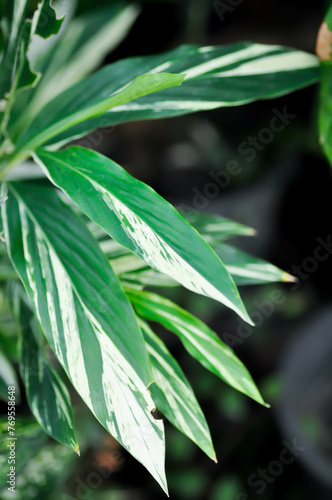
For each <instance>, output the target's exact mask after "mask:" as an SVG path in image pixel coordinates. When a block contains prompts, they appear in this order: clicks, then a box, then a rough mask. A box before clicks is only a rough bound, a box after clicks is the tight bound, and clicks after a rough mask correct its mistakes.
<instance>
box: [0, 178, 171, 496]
mask: <svg viewBox="0 0 332 500" xmlns="http://www.w3.org/2000/svg"><path fill="white" fill-rule="evenodd" d="M8 196H9V197H8V200H7V202H6V203H5V204H4V205H3V206H2V217H3V222H4V229H5V238H6V243H7V248H8V252H9V255H10V258H11V260H12V262H13V264H14V266H15V268H16V270H17V272H18V274H19V275H20V278H21V280H22V282H23V284H24V286H25V289H26V291H27V294H28V297H29V299H30V302H31V304H32V305H33V307H34V309H35V312H36V314H37V317H38V319H39V321H40V323H41V325H42V327H43V331H44V333H45V335H46V337H47V339H48V341H49V344H50V345H51V347H52V349H53V350H54V352H55V354H56V356H57V358H58V359H59V361H60V363H61V365H62V366H63V368H64V369H65V371H66V372H67V374H68V377H69V378H70V380H71V381H72V383H73V385H74V387H75V388H76V390H77V391H78V392H79V394H80V395H81V396H82V398H83V400H84V401H85V402H86V404H87V405H88V406H89V408H90V409H91V411H92V412H93V413H94V415H95V416H96V417H97V419H98V420H99V421H100V422H101V423H102V425H104V426H105V428H106V429H107V430H108V431H109V432H110V433H111V434H112V435H113V436H114V437H115V439H117V440H118V441H119V442H120V443H121V444H122V445H123V446H124V447H125V448H126V449H127V450H128V451H129V452H130V453H131V454H132V455H133V456H134V457H135V458H136V459H137V460H139V461H140V462H142V463H143V464H144V465H145V467H146V468H147V469H148V470H149V471H150V472H151V474H152V475H153V476H154V477H155V478H156V480H157V481H158V482H159V483H160V484H161V485H162V487H163V488H164V489H165V490H166V489H167V486H166V480H165V475H164V431H163V426H162V423H161V422H159V421H157V420H155V419H154V418H153V416H152V415H151V411H152V410H153V408H154V403H153V401H152V398H151V396H150V394H149V392H148V391H147V385H148V384H149V383H150V382H151V381H152V374H151V368H150V363H149V360H148V355H147V351H146V347H145V343H144V339H143V336H142V333H141V331H140V329H139V326H138V324H137V320H136V317H135V315H134V312H133V310H132V308H131V306H130V303H129V301H128V300H127V299H126V297H125V295H124V293H123V291H122V290H121V288H120V285H119V282H118V280H117V278H116V276H115V275H114V273H113V271H112V269H111V267H110V266H109V264H108V262H107V260H106V258H105V257H104V255H103V254H102V253H101V250H100V249H99V247H98V245H97V243H96V242H95V240H94V239H93V238H92V236H91V235H90V233H89V232H88V230H87V229H86V227H85V226H84V225H83V224H82V222H81V221H80V220H79V219H78V217H76V216H75V215H74V213H73V212H72V211H71V210H70V209H69V208H68V207H67V206H66V205H65V204H64V203H63V202H61V201H60V198H59V197H58V196H57V194H56V193H55V192H54V191H53V190H51V189H48V188H43V187H41V186H33V185H30V184H27V183H25V184H21V183H13V184H9V185H8Z"/></svg>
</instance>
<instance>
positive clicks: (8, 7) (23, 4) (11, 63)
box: [0, 0, 28, 100]
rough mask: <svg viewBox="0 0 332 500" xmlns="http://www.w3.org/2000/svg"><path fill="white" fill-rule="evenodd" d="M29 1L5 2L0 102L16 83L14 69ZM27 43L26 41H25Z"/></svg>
mask: <svg viewBox="0 0 332 500" xmlns="http://www.w3.org/2000/svg"><path fill="white" fill-rule="evenodd" d="M27 6H28V2H27V0H12V1H11V2H10V1H6V2H5V7H4V12H3V18H2V19H1V24H2V33H3V38H4V41H3V46H4V55H3V59H2V61H1V71H0V100H2V99H5V97H6V95H7V93H8V92H9V91H10V89H11V87H12V85H13V81H14V69H15V67H16V64H17V59H18V54H19V51H20V44H21V40H22V34H23V30H24V24H25V20H26V11H27ZM23 42H24V43H25V40H23Z"/></svg>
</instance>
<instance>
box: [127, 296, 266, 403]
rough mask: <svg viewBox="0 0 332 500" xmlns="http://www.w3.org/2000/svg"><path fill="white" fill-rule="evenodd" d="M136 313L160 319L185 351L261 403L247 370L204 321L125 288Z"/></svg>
mask: <svg viewBox="0 0 332 500" xmlns="http://www.w3.org/2000/svg"><path fill="white" fill-rule="evenodd" d="M127 296H128V297H129V299H130V300H131V302H132V303H133V305H134V306H135V309H136V310H137V312H138V314H140V315H141V316H142V317H143V318H146V319H148V320H150V321H156V322H158V323H161V324H162V325H163V326H164V327H165V328H167V329H168V330H170V331H172V332H174V333H175V334H176V335H178V337H179V338H180V339H181V341H182V343H183V345H184V347H185V348H186V349H187V351H188V352H189V354H191V356H193V357H194V358H196V359H197V360H198V361H199V362H200V363H201V364H202V365H203V366H204V367H205V368H207V369H208V370H210V371H211V372H212V373H214V374H216V375H218V376H219V377H220V378H221V379H222V380H224V381H225V382H226V383H227V384H229V385H231V386H232V387H234V388H235V389H237V390H238V391H240V392H243V393H244V394H246V395H247V396H249V397H251V398H252V399H254V400H255V401H257V402H258V403H261V404H265V403H264V401H263V399H262V397H261V395H260V393H259V391H258V389H257V387H256V385H255V383H254V382H253V380H252V378H251V376H250V374H249V372H248V370H247V369H246V368H245V366H244V365H243V364H242V363H241V361H240V360H239V359H238V358H237V357H236V356H235V354H234V353H233V351H232V350H231V349H230V348H229V347H228V346H226V345H225V344H224V343H223V342H222V341H221V340H220V338H219V337H218V335H217V334H216V333H214V332H213V331H212V330H211V329H210V328H209V327H208V326H207V325H205V324H204V323H203V322H202V321H200V320H199V319H197V318H195V317H194V316H192V315H191V314H190V313H189V312H187V311H184V310H183V309H181V308H180V307H179V306H177V305H176V304H174V303H173V302H171V301H170V300H168V299H165V298H163V297H161V296H160V295H156V294H153V293H149V292H142V291H137V290H132V289H127Z"/></svg>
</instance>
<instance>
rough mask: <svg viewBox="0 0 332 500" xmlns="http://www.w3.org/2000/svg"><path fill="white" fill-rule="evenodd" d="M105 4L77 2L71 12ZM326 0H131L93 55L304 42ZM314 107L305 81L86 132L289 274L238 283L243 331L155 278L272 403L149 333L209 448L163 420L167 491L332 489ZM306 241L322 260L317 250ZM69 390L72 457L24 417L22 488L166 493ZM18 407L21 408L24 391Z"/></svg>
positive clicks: (211, 498)
mask: <svg viewBox="0 0 332 500" xmlns="http://www.w3.org/2000/svg"><path fill="white" fill-rule="evenodd" d="M109 3H110V2H109V1H107V0H104V1H102V0H84V1H83V0H82V1H79V2H78V8H77V12H76V15H80V14H82V13H89V12H90V11H92V10H94V9H96V8H97V7H102V6H103V5H107V4H109ZM222 5H223V6H226V8H225V7H222ZM326 7H327V3H326V2H324V1H323V0H316V2H312V1H309V0H298V1H295V0H292V1H290V0H287V1H286V0H269V1H263V0H243V1H241V0H224V1H223V2H213V1H212V0H191V1H190V0H183V1H171V0H169V1H145V2H144V1H143V2H142V3H141V12H140V14H139V16H138V18H137V20H136V22H135V24H134V26H133V28H132V29H131V31H130V33H129V35H128V36H127V38H126V39H125V40H124V41H123V42H122V43H121V44H120V45H119V46H118V47H117V48H116V50H115V51H113V52H112V53H111V54H110V55H109V56H107V58H106V59H105V61H104V63H105V64H106V63H111V62H113V61H116V60H117V59H119V58H124V57H128V56H133V55H146V54H151V53H158V52H161V51H165V50H168V49H172V48H174V47H176V46H177V45H179V44H183V43H198V44H202V45H220V44H228V43H233V42H237V41H244V40H248V41H256V42H260V43H268V44H281V45H287V46H291V47H295V48H298V49H302V50H305V51H308V52H314V50H315V41H316V34H317V31H318V28H319V26H320V24H321V21H322V18H323V16H324V13H325V10H326ZM317 105H318V87H317V86H316V87H311V88H309V89H305V90H302V91H299V92H296V93H294V94H291V95H289V96H286V97H283V98H278V99H276V100H269V101H262V102H258V103H253V104H250V105H246V106H242V107H234V108H228V109H227V108H225V109H219V110H213V111H209V112H201V113H196V114H193V115H189V116H184V117H180V118H173V119H169V120H158V121H150V122H148V121H147V122H136V123H128V124H124V125H121V126H118V127H116V128H114V129H112V130H111V131H109V133H107V134H104V135H103V136H101V137H102V139H101V140H99V136H96V135H92V137H91V141H92V142H93V141H94V140H95V142H96V145H95V149H98V150H100V151H101V152H103V153H104V154H107V155H109V156H110V157H112V158H113V159H114V160H115V161H117V162H118V163H120V164H121V165H122V166H123V167H125V168H126V169H127V170H128V171H129V172H130V173H132V174H133V175H134V176H136V177H138V178H139V179H141V180H143V181H145V182H147V183H148V184H150V185H151V186H153V187H154V189H156V190H157V191H158V192H159V193H160V194H161V195H162V196H164V197H165V198H166V199H168V200H169V201H170V202H172V203H173V204H174V205H175V206H182V207H183V205H185V206H186V207H187V208H197V206H195V204H196V205H197V200H199V201H198V203H201V206H202V208H203V209H204V211H206V212H210V213H217V214H220V215H224V216H227V217H230V218H233V219H234V220H237V221H239V222H242V223H244V224H247V225H249V226H251V227H253V228H255V229H256V230H257V235H256V236H255V237H251V238H241V239H239V240H237V241H236V243H237V245H238V246H239V247H241V248H243V249H244V250H247V251H249V252H251V253H253V254H254V255H256V256H258V257H262V258H264V259H266V260H269V261H270V262H272V263H273V264H275V265H277V266H278V267H281V268H283V269H285V270H286V271H288V272H290V273H292V274H294V275H296V276H297V277H298V278H299V281H298V283H297V284H288V285H283V284H276V285H274V284H273V285H264V286H257V287H251V288H249V287H248V288H246V287H242V288H241V290H240V291H241V292H242V297H243V299H244V302H245V304H246V306H247V309H248V311H249V313H255V321H256V323H257V327H256V328H254V329H252V328H250V327H245V326H244V324H243V323H242V322H241V321H240V320H239V319H237V317H236V316H235V315H234V314H233V313H231V312H229V311H227V310H226V309H225V308H224V307H222V306H221V305H220V304H217V303H214V302H212V301H210V300H208V299H204V298H202V297H200V296H194V295H193V294H191V293H189V292H186V291H184V290H183V289H176V290H174V289H173V290H171V291H170V290H167V291H165V290H163V291H162V293H163V294H164V295H165V294H168V295H169V296H170V297H171V298H172V299H174V300H175V301H177V302H178V303H179V304H181V305H182V306H184V307H185V308H188V309H189V310H190V311H192V312H193V313H194V314H196V315H197V316H199V317H200V318H202V319H203V320H205V321H206V322H207V323H208V324H209V325H210V326H211V327H212V328H213V329H214V330H215V331H216V332H218V334H219V335H220V336H221V337H222V338H223V339H224V340H225V341H226V342H228V343H229V344H230V345H231V346H232V347H233V348H234V350H235V352H236V353H237V355H238V356H239V357H240V359H241V360H242V361H243V362H244V363H245V364H246V366H247V367H248V369H249V370H250V372H251V374H252V375H253V377H254V379H255V381H256V382H257V384H258V386H259V388H260V389H261V391H262V394H263V396H264V398H265V400H266V401H267V402H269V403H270V404H271V409H266V408H263V407H260V406H259V405H258V404H257V403H255V402H253V401H251V400H250V399H248V398H246V397H245V396H243V395H241V394H239V393H237V392H236V391H235V390H233V389H231V388H229V387H228V386H226V385H225V384H223V383H222V382H221V381H220V380H219V379H217V378H216V377H214V376H213V375H212V374H211V373H209V372H207V371H205V370H204V369H203V368H202V367H201V366H200V365H198V363H196V362H195V361H194V360H193V359H191V358H190V357H189V355H188V354H186V352H184V350H183V349H182V347H181V345H180V343H179V342H177V340H176V337H175V336H174V337H173V336H172V335H171V334H169V335H166V334H165V333H164V332H159V333H160V334H161V335H162V336H163V338H164V339H165V340H166V342H167V345H168V346H169V348H170V350H171V352H172V353H173V354H174V355H175V356H176V358H177V359H178V360H179V362H180V364H181V366H182V367H183V369H184V372H185V373H186V375H187V377H188V379H189V381H190V382H191V384H192V386H193V388H194V390H195V392H196V395H197V398H198V401H199V402H200V403H201V406H202V408H203V410H204V413H205V415H206V417H207V421H208V423H209V425H210V429H211V433H212V437H213V440H214V443H215V449H216V453H217V457H218V464H215V463H213V462H211V461H210V460H209V459H208V458H207V457H205V456H204V454H203V453H202V452H201V451H200V450H199V449H198V448H196V447H195V445H194V444H192V443H191V441H189V440H188V439H187V438H186V437H184V436H183V435H182V434H181V433H180V432H179V431H177V430H176V429H174V428H173V427H171V426H170V425H169V424H168V423H167V422H165V425H166V440H167V441H166V443H167V458H166V470H167V476H168V480H169V488H170V496H171V498H172V499H174V500H180V499H181V500H186V499H191V500H203V499H206V500H249V499H256V498H261V499H264V500H277V499H278V500H279V499H281V498H282V499H283V500H298V499H299V500H300V499H301V500H313V499H314V500H316V499H319V500H325V499H330V498H331V497H332V432H331V429H332V378H331V377H332V373H331V372H332V368H331V362H330V359H331V354H332V308H331V307H330V305H331V301H332V292H331V278H330V276H331V275H332V274H331V270H332V256H331V254H332V248H331V249H330V253H329V245H330V246H331V243H332V237H331V235H332V223H331V210H330V206H331V198H332V196H331V194H332V178H331V171H330V167H329V166H328V164H327V161H326V160H325V158H324V157H323V155H322V153H321V151H320V148H319V144H318V134H317ZM285 109H286V110H287V113H288V114H289V115H292V117H291V118H290V119H289V120H288V121H289V123H288V124H287V125H286V126H285V128H284V130H283V131H281V132H280V133H277V134H275V135H274V137H273V140H271V141H270V142H269V143H266V142H265V143H264V141H261V140H259V137H263V135H262V134H261V135H259V134H260V132H261V131H262V129H264V128H268V127H269V123H270V120H271V118H272V117H273V116H274V114H275V113H276V111H277V112H279V113H283V112H284V110H285ZM96 137H98V140H97V139H96ZM250 138H251V139H250ZM252 138H258V140H257V141H256V143H255V144H256V145H255V146H254V154H250V155H249V154H245V153H243V147H242V150H241V147H240V145H241V144H242V143H243V142H246V143H247V142H248V141H249V142H250V141H252ZM241 151H242V152H241ZM231 160H236V161H238V162H239V165H240V169H239V173H238V174H237V175H232V176H231V177H230V179H229V182H227V186H226V187H225V188H224V189H222V188H220V192H219V193H218V196H214V197H213V198H212V197H211V196H210V195H209V194H206V191H204V189H205V186H206V184H207V183H208V182H209V181H210V180H211V177H210V173H211V171H215V172H216V173H219V175H220V172H226V171H227V164H228V162H229V161H231ZM224 175H226V174H224ZM324 245H325V246H324ZM318 247H320V248H321V250H320V251H321V255H323V254H324V255H325V254H326V258H324V260H319V259H318V258H317V255H318V254H317V251H318V250H317V248H318ZM325 247H326V250H322V249H325ZM324 252H325V253H324ZM276 297H278V300H276ZM72 398H73V402H74V404H75V405H76V424H77V427H78V440H79V442H80V445H81V449H82V455H81V458H77V457H76V456H73V453H72V452H71V451H69V450H67V449H65V448H64V447H63V446H60V445H57V444H56V443H54V442H52V441H51V440H49V439H48V438H47V437H46V435H45V434H44V433H43V432H41V431H40V429H39V428H38V426H37V425H35V424H33V423H31V425H30V426H25V427H24V430H23V429H22V433H21V438H20V446H21V447H20V448H19V449H18V453H19V457H20V462H19V467H20V468H21V471H20V473H19V474H18V477H20V478H21V479H20V481H21V490H20V491H22V492H24V496H22V498H24V499H27V500H29V499H39V498H40V499H50V500H53V499H54V500H55V499H56V500H59V499H60V500H66V499H67V500H69V499H70V500H72V499H93V500H141V499H142V500H143V499H144V500H153V499H159V498H160V499H162V498H165V495H164V493H163V492H162V491H161V490H160V489H159V487H158V485H157V484H156V483H155V482H154V480H153V479H152V478H151V477H150V476H149V474H148V472H147V471H145V469H144V468H143V467H142V466H140V464H138V463H137V462H136V461H135V460H134V459H132V458H131V456H130V455H129V454H127V453H126V452H125V451H124V450H123V449H121V448H120V447H119V446H118V444H117V443H116V442H115V441H114V440H113V439H112V438H110V436H109V435H107V433H106V431H104V430H103V428H102V427H101V426H99V424H98V423H97V422H96V421H95V420H94V418H93V417H92V416H91V414H90V413H89V410H88V409H87V408H85V407H84V406H82V404H81V402H80V401H79V398H78V397H77V396H76V395H75V394H74V393H73V394H72ZM19 411H20V415H21V416H22V415H23V416H24V415H26V416H27V417H29V410H28V408H27V405H26V402H25V401H24V400H23V401H22V403H21V405H20V407H19ZM110 461H111V462H112V464H113V466H112V473H111V474H105V476H107V477H103V474H102V473H101V472H100V471H102V470H104V469H103V467H104V466H107V464H108V465H109V463H110ZM96 471H97V474H96ZM98 471H99V472H98ZM98 478H99V479H98ZM19 494H21V493H19ZM22 495H23V493H22ZM3 498H4V499H6V498H7V497H6V496H4V497H3ZM18 498H20V497H18Z"/></svg>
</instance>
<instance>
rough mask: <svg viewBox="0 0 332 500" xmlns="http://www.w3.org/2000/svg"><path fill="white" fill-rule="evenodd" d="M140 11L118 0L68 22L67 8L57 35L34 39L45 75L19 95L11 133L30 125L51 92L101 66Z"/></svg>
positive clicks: (34, 57)
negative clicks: (64, 18) (44, 39)
mask: <svg viewBox="0 0 332 500" xmlns="http://www.w3.org/2000/svg"><path fill="white" fill-rule="evenodd" d="M69 7H70V8H72V3H71V4H70V5H69ZM66 10H67V11H68V7H67V9H66ZM138 13H139V9H138V8H137V6H135V5H128V4H126V3H116V4H112V5H109V6H107V7H106V8H102V9H98V10H97V11H93V12H89V13H88V14H86V15H84V16H80V17H78V18H75V19H70V22H68V18H70V13H69V15H68V12H66V24H65V25H64V26H63V27H62V30H61V32H60V33H59V34H58V35H57V37H56V38H55V37H52V38H50V39H48V40H47V43H45V41H43V40H40V39H34V40H33V43H32V44H31V46H30V49H29V57H30V60H31V64H32V66H33V68H34V69H35V70H36V71H37V72H39V73H42V76H41V79H40V80H39V81H38V85H37V86H35V87H34V88H31V89H29V90H28V91H25V92H24V93H22V94H20V95H19V96H18V99H17V100H16V101H17V102H16V103H15V106H14V108H13V110H12V112H11V116H10V121H9V124H8V132H9V135H10V137H12V138H13V139H15V138H17V136H18V135H19V133H20V132H22V130H23V129H24V128H27V127H28V126H29V124H30V123H31V120H32V119H33V118H34V117H35V116H36V114H37V113H39V111H40V110H41V109H42V108H43V106H44V105H45V104H46V103H47V102H48V101H49V100H50V96H52V98H54V97H55V96H57V95H58V94H60V93H61V92H63V91H64V90H65V89H66V88H68V87H70V85H73V84H74V83H76V82H78V81H79V80H82V78H84V77H86V76H87V75H89V74H90V73H91V72H92V71H93V70H95V69H96V68H98V67H99V66H100V65H101V63H102V62H103V60H104V59H105V57H106V56H107V54H108V53H109V52H110V51H111V50H113V49H114V48H115V47H116V46H117V45H118V44H119V43H120V42H121V41H122V39H123V38H124V37H125V35H126V34H127V33H128V31H129V29H130V27H131V26H132V24H133V22H134V21H135V20H136V18H137V16H138Z"/></svg>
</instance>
